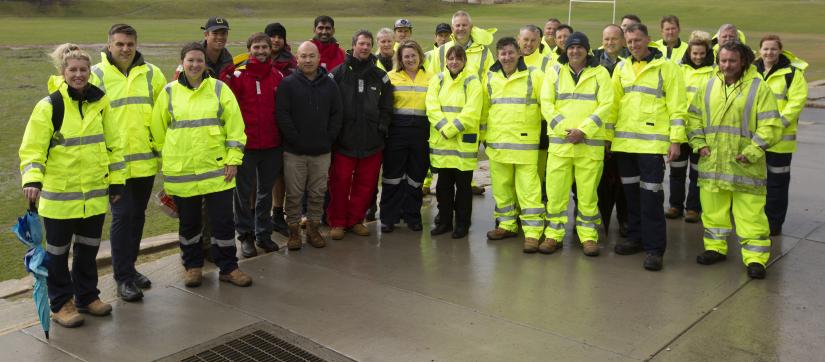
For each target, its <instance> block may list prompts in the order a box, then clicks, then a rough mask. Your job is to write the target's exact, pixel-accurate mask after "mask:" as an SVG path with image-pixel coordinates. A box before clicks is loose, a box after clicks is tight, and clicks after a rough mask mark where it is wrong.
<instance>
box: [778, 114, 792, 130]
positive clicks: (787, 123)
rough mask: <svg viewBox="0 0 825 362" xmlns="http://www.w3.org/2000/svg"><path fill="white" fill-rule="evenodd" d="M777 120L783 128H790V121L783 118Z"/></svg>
mask: <svg viewBox="0 0 825 362" xmlns="http://www.w3.org/2000/svg"><path fill="white" fill-rule="evenodd" d="M779 120H781V121H782V126H784V127H785V128H788V127H790V126H791V121H789V120H788V119H787V118H785V116H781V117H779Z"/></svg>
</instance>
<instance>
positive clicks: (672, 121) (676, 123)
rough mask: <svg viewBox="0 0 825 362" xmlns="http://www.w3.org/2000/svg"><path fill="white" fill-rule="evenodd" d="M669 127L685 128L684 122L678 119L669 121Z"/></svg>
mask: <svg viewBox="0 0 825 362" xmlns="http://www.w3.org/2000/svg"><path fill="white" fill-rule="evenodd" d="M670 126H671V127H673V126H682V127H684V126H685V120H684V119H680V118H676V119H671V120H670Z"/></svg>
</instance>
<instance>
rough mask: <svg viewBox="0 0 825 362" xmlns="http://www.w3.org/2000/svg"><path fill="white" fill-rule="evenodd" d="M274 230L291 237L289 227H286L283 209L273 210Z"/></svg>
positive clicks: (276, 208)
mask: <svg viewBox="0 0 825 362" xmlns="http://www.w3.org/2000/svg"><path fill="white" fill-rule="evenodd" d="M272 230H275V231H276V232H278V233H279V234H281V235H283V236H286V237H289V226H287V225H286V220H284V208H282V207H275V208H272Z"/></svg>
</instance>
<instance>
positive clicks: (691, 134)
mask: <svg viewBox="0 0 825 362" xmlns="http://www.w3.org/2000/svg"><path fill="white" fill-rule="evenodd" d="M704 135H705V130H703V129H701V128H700V129H697V130H695V131H690V132H688V138H693V137H696V136H704Z"/></svg>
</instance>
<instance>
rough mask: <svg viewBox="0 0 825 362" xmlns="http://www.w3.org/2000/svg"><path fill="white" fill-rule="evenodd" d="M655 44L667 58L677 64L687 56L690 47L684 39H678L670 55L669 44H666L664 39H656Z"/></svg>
mask: <svg viewBox="0 0 825 362" xmlns="http://www.w3.org/2000/svg"><path fill="white" fill-rule="evenodd" d="M654 44H656V47H657V48H659V51H660V52H662V55H664V56H665V58H666V59H668V60H670V61H671V62H674V63H676V64H680V63H682V58H683V57H684V56H685V52H687V50H688V48H690V46H689V45H688V43H686V42H683V41H682V39H677V40H676V46H675V47H673V49H671V51H670V56H668V55H667V44H665V40H664V39H659V40H657V41H655V42H654Z"/></svg>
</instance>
